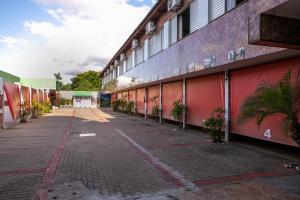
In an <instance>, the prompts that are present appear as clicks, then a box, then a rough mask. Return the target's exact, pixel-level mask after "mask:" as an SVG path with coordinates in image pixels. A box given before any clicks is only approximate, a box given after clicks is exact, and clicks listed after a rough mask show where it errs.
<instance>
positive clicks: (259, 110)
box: [239, 70, 300, 145]
mask: <svg viewBox="0 0 300 200" xmlns="http://www.w3.org/2000/svg"><path fill="white" fill-rule="evenodd" d="M274 114H282V115H283V116H284V120H283V128H284V129H285V130H286V132H287V133H288V135H289V136H291V137H292V139H293V140H294V141H295V142H296V143H297V144H299V145H300V123H299V121H298V116H300V115H299V114H300V70H299V71H298V74H297V76H296V80H295V81H292V78H291V71H289V72H288V73H287V74H285V75H284V77H283V78H282V79H281V80H280V81H278V82H277V83H275V84H264V85H260V86H258V87H257V89H256V90H255V92H254V94H253V95H250V96H249V97H247V98H246V100H245V102H243V104H242V106H241V108H240V116H239V122H240V123H244V122H246V121H248V120H250V119H253V118H256V124H257V125H258V127H260V126H261V124H262V123H263V121H264V119H265V118H266V117H268V116H271V115H274Z"/></svg>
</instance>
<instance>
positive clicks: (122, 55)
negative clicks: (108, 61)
mask: <svg viewBox="0 0 300 200" xmlns="http://www.w3.org/2000/svg"><path fill="white" fill-rule="evenodd" d="M125 59H126V55H125V53H121V55H120V61H123V60H125Z"/></svg>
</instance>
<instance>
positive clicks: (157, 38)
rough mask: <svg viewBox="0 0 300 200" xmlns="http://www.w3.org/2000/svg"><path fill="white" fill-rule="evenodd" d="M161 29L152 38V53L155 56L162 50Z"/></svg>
mask: <svg viewBox="0 0 300 200" xmlns="http://www.w3.org/2000/svg"><path fill="white" fill-rule="evenodd" d="M161 43H162V42H161V30H160V31H158V32H157V33H156V34H154V35H153V36H152V37H151V39H150V55H151V56H153V55H155V54H156V53H158V52H160V51H161V46H162V45H161Z"/></svg>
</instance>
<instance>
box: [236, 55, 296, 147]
mask: <svg viewBox="0 0 300 200" xmlns="http://www.w3.org/2000/svg"><path fill="white" fill-rule="evenodd" d="M299 68H300V59H299V58H298V59H293V60H287V61H281V62H276V63H272V64H265V65H259V66H256V67H251V68H246V69H241V70H237V71H233V72H231V117H232V124H231V125H232V126H231V129H232V132H235V133H239V134H241V135H246V136H249V137H254V138H259V139H263V140H268V141H273V142H277V143H282V144H288V145H294V146H297V144H296V143H295V142H294V141H292V139H291V138H289V137H288V136H287V134H286V133H285V131H284V130H283V129H282V116H280V115H275V116H271V117H268V118H266V119H265V121H264V122H263V123H262V126H261V128H260V129H258V127H257V126H256V124H255V120H252V121H251V122H248V123H245V124H243V125H239V124H238V123H237V118H238V116H239V110H240V106H241V104H242V102H243V101H244V100H245V98H246V97H247V96H249V95H251V94H253V93H254V91H255V89H256V88H257V86H258V85H259V84H260V83H275V82H277V81H278V80H280V79H281V78H282V77H283V75H284V74H285V73H287V72H288V70H289V69H292V76H294V77H295V76H296V75H297V70H298V69H299ZM268 129H270V131H271V138H270V139H268V138H267V137H265V136H264V133H265V132H266V130H268Z"/></svg>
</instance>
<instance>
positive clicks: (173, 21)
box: [170, 16, 177, 44]
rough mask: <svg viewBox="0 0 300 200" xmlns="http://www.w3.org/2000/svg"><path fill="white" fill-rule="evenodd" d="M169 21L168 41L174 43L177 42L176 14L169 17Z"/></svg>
mask: <svg viewBox="0 0 300 200" xmlns="http://www.w3.org/2000/svg"><path fill="white" fill-rule="evenodd" d="M170 23H171V25H170V43H171V44H174V43H175V42H177V16H175V17H174V18H173V19H171V22H170Z"/></svg>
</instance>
